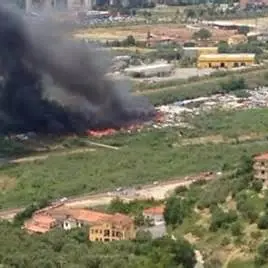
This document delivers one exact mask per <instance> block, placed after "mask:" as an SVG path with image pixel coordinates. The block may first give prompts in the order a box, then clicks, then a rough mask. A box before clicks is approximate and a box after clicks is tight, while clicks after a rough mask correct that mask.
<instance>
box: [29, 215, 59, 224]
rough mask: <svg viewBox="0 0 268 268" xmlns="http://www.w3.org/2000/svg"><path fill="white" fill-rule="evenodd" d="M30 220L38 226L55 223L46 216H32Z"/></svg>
mask: <svg viewBox="0 0 268 268" xmlns="http://www.w3.org/2000/svg"><path fill="white" fill-rule="evenodd" d="M32 220H33V221H34V222H36V223H38V224H40V225H48V226H49V225H50V224H53V223H55V222H56V220H55V219H54V218H52V217H51V216H50V215H46V214H36V215H34V216H33V218H32Z"/></svg>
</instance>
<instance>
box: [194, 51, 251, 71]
mask: <svg viewBox="0 0 268 268" xmlns="http://www.w3.org/2000/svg"><path fill="white" fill-rule="evenodd" d="M254 63H255V54H207V55H200V56H199V57H198V61H197V67H198V68H200V69H202V68H234V67H240V66H249V65H252V64H254Z"/></svg>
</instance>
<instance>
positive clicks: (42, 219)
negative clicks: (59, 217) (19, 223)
mask: <svg viewBox="0 0 268 268" xmlns="http://www.w3.org/2000/svg"><path fill="white" fill-rule="evenodd" d="M55 223H56V220H55V219H54V218H53V217H51V216H50V215H47V214H35V215H33V217H32V218H31V219H30V220H28V221H26V222H25V223H24V228H25V229H26V230H27V231H30V232H34V233H45V232H48V231H49V230H50V229H51V228H52V226H54V225H53V224H55Z"/></svg>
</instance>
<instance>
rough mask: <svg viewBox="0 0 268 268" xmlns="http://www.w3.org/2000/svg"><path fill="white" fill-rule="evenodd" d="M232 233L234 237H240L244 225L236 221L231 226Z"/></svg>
mask: <svg viewBox="0 0 268 268" xmlns="http://www.w3.org/2000/svg"><path fill="white" fill-rule="evenodd" d="M231 232H232V235H233V236H239V235H241V234H242V225H241V223H240V222H239V221H236V222H234V223H233V224H232V225H231Z"/></svg>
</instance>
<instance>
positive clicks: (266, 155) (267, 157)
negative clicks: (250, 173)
mask: <svg viewBox="0 0 268 268" xmlns="http://www.w3.org/2000/svg"><path fill="white" fill-rule="evenodd" d="M254 160H256V161H262V160H264V161H266V160H268V153H264V154H260V155H257V156H255V157H254Z"/></svg>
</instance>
